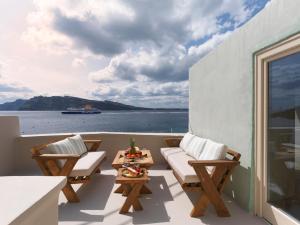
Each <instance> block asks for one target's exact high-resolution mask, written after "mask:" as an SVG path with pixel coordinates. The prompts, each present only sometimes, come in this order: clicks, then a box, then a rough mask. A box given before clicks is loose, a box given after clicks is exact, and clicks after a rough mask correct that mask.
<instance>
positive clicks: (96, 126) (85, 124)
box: [0, 110, 188, 135]
mask: <svg viewBox="0 0 300 225" xmlns="http://www.w3.org/2000/svg"><path fill="white" fill-rule="evenodd" d="M0 115H2V116H3V115H12V116H18V117H19V121H20V129H21V133H22V134H24V135H26V134H47V133H72V132H145V133H185V132H187V130H188V110H155V111H154V110H151V111H124V110H122V111H102V113H101V114H90V115H86V114H84V115H65V114H61V112H60V111H1V112H0Z"/></svg>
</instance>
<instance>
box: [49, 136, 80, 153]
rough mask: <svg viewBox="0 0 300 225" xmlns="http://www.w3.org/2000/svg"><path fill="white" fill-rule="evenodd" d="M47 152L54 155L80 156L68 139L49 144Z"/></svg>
mask: <svg viewBox="0 0 300 225" xmlns="http://www.w3.org/2000/svg"><path fill="white" fill-rule="evenodd" d="M47 151H49V153H53V154H78V153H77V151H76V150H75V148H74V145H73V144H72V143H71V141H70V140H69V139H68V138H66V139H64V140H61V141H58V142H54V143H51V144H49V145H48V146H47Z"/></svg>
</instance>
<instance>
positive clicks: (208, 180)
mask: <svg viewBox="0 0 300 225" xmlns="http://www.w3.org/2000/svg"><path fill="white" fill-rule="evenodd" d="M180 140H181V139H180V138H169V139H166V140H165V142H166V144H167V145H168V147H178V146H179V143H180ZM240 157H241V155H240V154H239V153H237V152H235V151H233V150H230V149H228V150H227V152H226V159H224V160H189V161H188V164H189V165H191V166H192V167H193V168H194V170H195V172H196V174H197V177H198V178H199V180H200V182H199V183H184V182H183V180H182V179H181V178H180V176H179V175H178V174H177V173H176V172H175V171H174V170H173V173H174V175H175V177H176V179H177V180H178V182H179V183H180V185H181V186H182V188H183V189H184V190H185V191H201V192H202V194H201V195H200V196H199V198H198V200H197V201H196V203H195V204H194V208H193V210H192V211H191V213H190V215H191V216H192V217H199V216H203V215H204V213H205V210H206V208H207V206H208V204H209V203H211V204H212V205H213V206H214V208H215V210H216V212H217V215H218V216H220V217H229V216H230V213H229V211H228V209H227V207H226V205H225V203H224V201H223V199H222V197H221V194H222V191H223V189H224V187H225V184H226V182H227V181H228V180H229V178H230V175H231V174H232V171H233V169H234V167H235V166H237V165H239V163H240V162H239V159H240ZM207 166H214V170H213V171H212V173H211V174H209V173H208V171H207V169H206V167H207Z"/></svg>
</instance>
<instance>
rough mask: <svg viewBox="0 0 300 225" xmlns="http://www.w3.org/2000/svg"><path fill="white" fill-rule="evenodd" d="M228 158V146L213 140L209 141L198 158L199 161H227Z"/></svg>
mask: <svg viewBox="0 0 300 225" xmlns="http://www.w3.org/2000/svg"><path fill="white" fill-rule="evenodd" d="M225 156H226V146H225V145H224V144H220V143H217V142H214V141H212V140H209V139H208V140H207V141H206V144H205V146H204V149H203V152H202V153H201V154H200V156H199V157H198V159H199V160H218V159H225Z"/></svg>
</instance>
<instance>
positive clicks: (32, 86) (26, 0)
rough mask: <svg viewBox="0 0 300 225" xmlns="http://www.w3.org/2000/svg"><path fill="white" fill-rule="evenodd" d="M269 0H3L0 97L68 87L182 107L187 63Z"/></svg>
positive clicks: (88, 94)
mask: <svg viewBox="0 0 300 225" xmlns="http://www.w3.org/2000/svg"><path fill="white" fill-rule="evenodd" d="M267 4H268V0H162V1H153V0H147V1H146V0H136V1H134V0H120V1H118V0H109V1H107V0H57V1H55V0H42V1H32V0H22V1H20V0H2V1H0V15H1V21H0V103H1V102H6V101H11V100H15V99H17V98H30V97H32V96H35V95H45V96H52V95H71V96H78V97H84V98H90V99H98V100H113V101H118V102H122V103H128V104H133V105H137V106H146V107H187V105H188V81H187V80H188V68H189V67H190V66H191V65H192V64H194V63H195V62H197V61H198V60H199V59H200V58H201V57H203V56H204V55H206V54H207V53H208V52H209V51H211V50H212V49H213V48H214V47H216V46H217V45H218V44H220V43H221V42H222V41H223V40H224V39H226V38H227V37H229V36H230V34H231V33H232V31H234V30H235V29H237V28H238V27H239V26H241V25H242V24H244V23H245V22H247V21H248V20H249V19H251V17H253V16H254V15H255V14H256V13H258V12H259V11H260V10H261V9H263V8H264V7H265V6H266V5H267Z"/></svg>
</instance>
